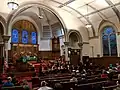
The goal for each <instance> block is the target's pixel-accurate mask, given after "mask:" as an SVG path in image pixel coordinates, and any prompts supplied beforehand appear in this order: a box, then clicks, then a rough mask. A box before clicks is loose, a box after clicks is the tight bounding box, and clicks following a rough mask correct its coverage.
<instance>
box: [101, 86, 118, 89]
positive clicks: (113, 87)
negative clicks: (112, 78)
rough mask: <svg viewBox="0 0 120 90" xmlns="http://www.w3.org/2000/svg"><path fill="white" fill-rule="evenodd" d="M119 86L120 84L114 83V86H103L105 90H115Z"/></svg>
mask: <svg viewBox="0 0 120 90" xmlns="http://www.w3.org/2000/svg"><path fill="white" fill-rule="evenodd" d="M117 87H118V85H113V86H108V87H102V88H103V90H113V89H115V88H117Z"/></svg>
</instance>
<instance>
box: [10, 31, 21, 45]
mask: <svg viewBox="0 0 120 90" xmlns="http://www.w3.org/2000/svg"><path fill="white" fill-rule="evenodd" d="M11 36H12V37H11V39H12V43H18V41H19V40H18V39H19V34H18V30H17V29H13V30H12V35H11Z"/></svg>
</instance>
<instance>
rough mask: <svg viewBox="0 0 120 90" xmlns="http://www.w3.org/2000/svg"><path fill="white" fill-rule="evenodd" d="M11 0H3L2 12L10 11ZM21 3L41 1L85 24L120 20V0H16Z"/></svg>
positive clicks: (94, 24) (0, 5)
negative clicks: (8, 5)
mask: <svg viewBox="0 0 120 90" xmlns="http://www.w3.org/2000/svg"><path fill="white" fill-rule="evenodd" d="M8 1H9V0H4V1H3V0H1V3H0V12H1V13H4V14H6V13H9V12H11V10H10V9H9V8H8V7H7V2H8ZM14 1H16V2H17V3H18V4H19V5H22V4H23V3H26V2H41V3H44V4H46V5H48V6H50V7H53V8H59V9H62V10H64V11H66V12H68V13H70V14H72V15H74V16H75V17H77V18H78V19H79V20H80V22H81V23H82V24H83V25H86V24H92V25H93V27H92V29H93V32H94V28H95V27H96V24H97V23H98V22H100V21H102V20H109V21H114V22H115V23H119V22H120V0H14ZM88 17H89V18H88Z"/></svg>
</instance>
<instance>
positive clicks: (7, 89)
mask: <svg viewBox="0 0 120 90" xmlns="http://www.w3.org/2000/svg"><path fill="white" fill-rule="evenodd" d="M1 90H24V88H23V87H22V86H13V87H2V88H1Z"/></svg>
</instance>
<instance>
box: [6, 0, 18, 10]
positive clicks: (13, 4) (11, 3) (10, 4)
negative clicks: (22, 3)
mask: <svg viewBox="0 0 120 90" xmlns="http://www.w3.org/2000/svg"><path fill="white" fill-rule="evenodd" d="M7 5H8V8H10V9H11V10H15V9H17V8H18V6H19V4H18V3H16V2H15V1H13V0H10V1H8V3H7Z"/></svg>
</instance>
